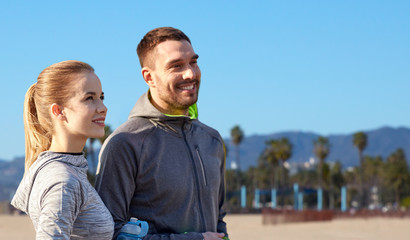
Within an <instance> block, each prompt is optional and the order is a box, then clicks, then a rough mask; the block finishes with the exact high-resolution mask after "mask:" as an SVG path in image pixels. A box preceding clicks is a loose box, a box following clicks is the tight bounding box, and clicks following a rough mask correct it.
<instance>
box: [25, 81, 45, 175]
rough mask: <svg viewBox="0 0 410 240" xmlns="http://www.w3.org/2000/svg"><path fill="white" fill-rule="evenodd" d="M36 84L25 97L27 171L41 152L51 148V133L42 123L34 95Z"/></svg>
mask: <svg viewBox="0 0 410 240" xmlns="http://www.w3.org/2000/svg"><path fill="white" fill-rule="evenodd" d="M35 93H36V84H33V85H31V86H30V88H29V89H28V91H27V93H26V97H25V99H24V116H23V117H24V135H25V139H26V159H25V171H27V170H28V169H29V168H30V166H31V165H32V164H33V163H34V161H35V160H36V159H37V157H38V156H39V155H40V153H41V152H43V151H46V150H48V149H49V148H50V144H51V134H50V133H49V132H47V131H46V130H45V129H44V128H43V127H42V126H41V124H40V121H39V119H38V113H37V107H36V102H35V98H34V95H35Z"/></svg>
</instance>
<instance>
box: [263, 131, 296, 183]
mask: <svg viewBox="0 0 410 240" xmlns="http://www.w3.org/2000/svg"><path fill="white" fill-rule="evenodd" d="M267 144H268V147H267V149H266V151H265V152H266V159H267V160H268V161H269V162H271V164H272V169H274V167H275V165H279V168H278V173H277V181H275V183H276V184H277V185H276V188H277V189H279V188H280V182H281V178H282V177H283V175H284V171H282V170H283V163H284V162H286V161H287V160H288V159H289V158H290V157H291V156H292V144H291V143H290V142H289V140H288V139H287V138H281V139H279V140H270V141H268V142H267Z"/></svg>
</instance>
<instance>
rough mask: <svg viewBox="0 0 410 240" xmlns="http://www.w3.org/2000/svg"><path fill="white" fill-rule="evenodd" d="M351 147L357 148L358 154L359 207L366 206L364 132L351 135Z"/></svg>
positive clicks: (365, 144)
mask: <svg viewBox="0 0 410 240" xmlns="http://www.w3.org/2000/svg"><path fill="white" fill-rule="evenodd" d="M353 145H354V146H355V147H356V148H357V151H358V152H359V166H360V190H359V192H360V201H359V203H360V207H364V206H366V202H365V199H364V186H363V181H364V179H363V177H364V176H363V171H364V170H363V151H364V149H365V148H366V146H367V135H366V134H365V133H364V132H357V133H355V134H353Z"/></svg>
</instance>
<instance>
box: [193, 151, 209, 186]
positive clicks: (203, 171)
mask: <svg viewBox="0 0 410 240" xmlns="http://www.w3.org/2000/svg"><path fill="white" fill-rule="evenodd" d="M195 150H196V154H197V155H198V159H199V163H200V166H201V170H202V177H203V179H204V183H205V186H208V181H207V180H206V174H205V168H204V162H203V161H202V158H201V155H200V154H199V147H198V146H195Z"/></svg>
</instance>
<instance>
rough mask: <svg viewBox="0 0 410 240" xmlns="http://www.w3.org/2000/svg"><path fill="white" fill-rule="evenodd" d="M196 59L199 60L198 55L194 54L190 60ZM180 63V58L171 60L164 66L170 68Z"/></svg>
mask: <svg viewBox="0 0 410 240" xmlns="http://www.w3.org/2000/svg"><path fill="white" fill-rule="evenodd" d="M198 58H199V55H198V54H195V55H194V56H192V57H191V59H198ZM180 61H182V59H180V58H178V59H174V60H171V61H169V62H168V63H167V64H166V66H171V65H172V64H174V63H177V62H180Z"/></svg>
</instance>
